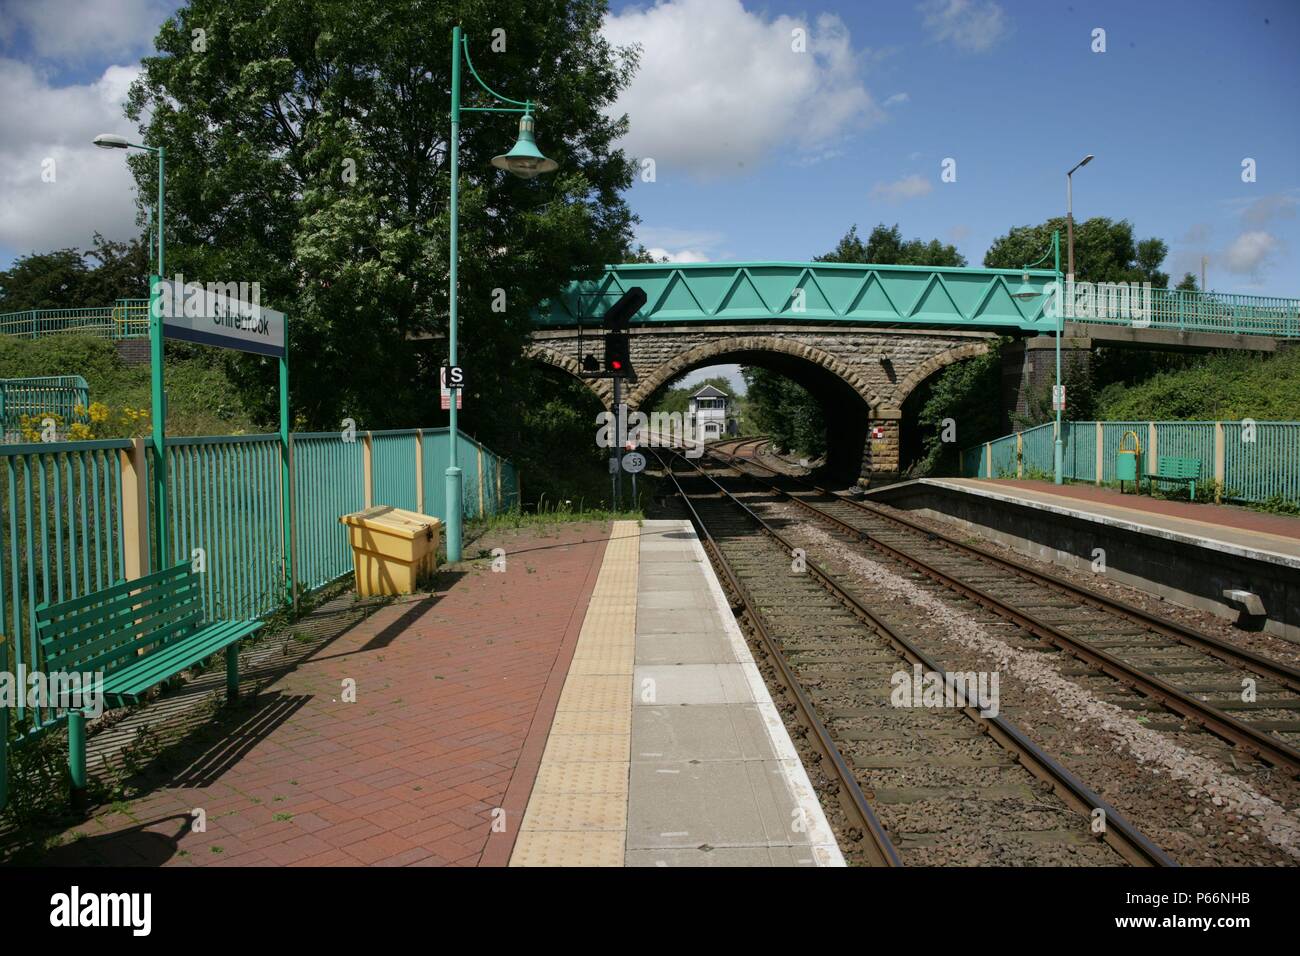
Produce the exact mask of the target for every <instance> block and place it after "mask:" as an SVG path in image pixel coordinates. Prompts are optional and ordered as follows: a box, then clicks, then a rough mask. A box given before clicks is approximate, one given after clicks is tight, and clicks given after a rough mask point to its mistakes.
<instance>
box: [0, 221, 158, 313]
mask: <svg viewBox="0 0 1300 956" xmlns="http://www.w3.org/2000/svg"><path fill="white" fill-rule="evenodd" d="M88 259H89V260H92V261H91V262H87V260H88ZM148 289H149V261H148V253H147V251H146V249H145V246H144V243H143V242H142V241H141V240H139V239H136V240H134V241H132V242H110V241H109V240H107V239H105V238H104V237H103V236H101V235H100V234H99V233H95V236H94V239H93V240H92V243H91V247H90V248H89V249H86V250H84V251H81V250H77V249H55V250H53V251H51V252H40V253H35V252H34V253H30V254H28V255H25V256H20V257H19V258H18V259H17V260H16V261H15V262H14V264H13V265H12V266H10V267H9V269H8V270H7V271H4V272H0V312H17V311H20V310H22V309H79V308H84V307H87V306H97V305H112V304H113V302H114V301H116V300H117V299H142V298H145V297H146V296H147V295H148Z"/></svg>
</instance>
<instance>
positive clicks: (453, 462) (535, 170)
mask: <svg viewBox="0 0 1300 956" xmlns="http://www.w3.org/2000/svg"><path fill="white" fill-rule="evenodd" d="M462 57H464V60H465V66H467V67H468V68H469V72H470V75H471V76H472V77H474V79H475V80H476V81H477V82H478V85H479V86H481V87H482V88H483V89H484V91H485V92H487V94H488V95H489V96H491V97H492V98H493V99H495V100H496V101H497V102H498V103H509V104H512V105H510V106H464V107H462V106H461V105H460V61H461V58H462ZM535 105H536V104H534V103H533V102H532V101H531V100H525V101H520V100H512V99H510V98H509V97H506V96H502V95H501V94H500V93H497V92H496V91H495V90H493V89H492V88H491V87H490V86H488V85H487V84H486V83H484V82H483V80H482V78H481V77H480V76H479V75H478V72H477V71H476V70H475V69H474V64H473V62H471V60H470V58H469V39H468V38H467V37H466V36H465V35H464V33H463V32H462V31H461V28H460V27H459V26H457V27H453V28H452V31H451V278H450V282H451V295H450V307H449V309H448V313H449V314H448V331H447V352H448V355H447V361H448V364H449V365H452V366H454V365H455V364H456V360H457V351H456V345H457V342H456V316H457V311H456V258H457V238H458V237H457V232H458V229H459V224H460V217H459V205H460V203H459V196H460V114H461V113H462V112H467V113H522V114H523V115H522V116H521V117H520V118H519V139H518V140H517V141H516V142H515V145H514V147H513V148H512V149H511V150H510V152H508V153H503V154H501V155H500V156H494V157H492V165H493V166H495V167H496V168H497V169H504V170H505V171H506V172H508V173H513V174H514V175H516V176H518V177H519V178H521V179H532V178H533V177H534V176H537V175H538V174H540V173H549V172H553V171H554V170H555V169H556V168H557V166H558V165H559V164H558V163H556V162H555V160H553V159H547V158H546V157H545V156H543V155H542V153H541V151H540V150H539V149H538V148H537V143H536V141H535V140H534V138H533V132H534V127H535V121H534V120H533V107H534V106H535ZM448 387H449V391H450V394H451V401H450V402H449V403H448V405H449V408H448V416H449V417H448V423H447V424H448V428H447V431H448V437H449V438H450V439H451V449H450V452H449V455H448V462H449V464H448V465H447V472H446V478H447V486H446V490H447V560H448V561H449V562H450V561H459V560H460V545H461V520H462V518H463V515H462V513H461V512H462V510H463V505H462V503H461V480H460V479H461V473H460V467H459V465H458V464H457V449H456V444H457V434H456V428H457V424H458V422H457V414H456V412H457V409H456V399H457V398H458V397H459V393H460V388H459V386H454V385H451V383H450V382H448Z"/></svg>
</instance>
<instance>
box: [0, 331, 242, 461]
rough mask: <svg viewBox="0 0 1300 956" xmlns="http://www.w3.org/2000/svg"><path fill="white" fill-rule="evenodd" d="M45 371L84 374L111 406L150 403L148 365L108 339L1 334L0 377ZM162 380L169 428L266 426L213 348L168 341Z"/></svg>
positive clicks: (94, 394)
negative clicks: (124, 355)
mask: <svg viewBox="0 0 1300 956" xmlns="http://www.w3.org/2000/svg"><path fill="white" fill-rule="evenodd" d="M43 375H81V376H83V377H84V378H85V379H86V382H87V384H88V385H89V386H90V400H91V401H92V402H102V403H104V404H105V405H107V406H108V407H109V408H110V409H112V410H113V411H120V410H123V409H127V408H131V409H145V410H148V408H149V406H150V399H149V366H148V365H127V364H126V363H125V362H123V361H122V359H121V357H120V356H119V355H118V353H117V349H116V348H115V347H114V345H113V343H112V342H109V341H106V340H104V339H98V338H93V337H89V336H75V335H67V336H56V337H53V338H44V339H35V340H29V339H16V338H11V337H9V336H0V378H33V377H37V376H43ZM165 381H166V387H167V431H168V432H169V433H170V434H173V435H240V434H250V433H255V432H259V431H264V429H259V428H258V427H257V426H256V423H255V422H254V421H253V419H252V418H251V417H250V416H249V415H248V414H247V413H246V412H245V411H244V410H243V407H242V405H241V404H240V402H239V399H238V398H237V397H236V391H235V388H234V386H233V385H232V384H231V382H230V380H229V378H228V377H227V376H226V373H225V369H224V367H223V364H222V357H221V356H220V355H219V354H215V350H212V349H207V350H204V349H199V348H192V347H190V346H187V345H184V344H176V343H169V344H168V346H167V354H166V380H165ZM146 421H147V419H146ZM105 437H112V438H131V437H135V436H132V435H109V436H105Z"/></svg>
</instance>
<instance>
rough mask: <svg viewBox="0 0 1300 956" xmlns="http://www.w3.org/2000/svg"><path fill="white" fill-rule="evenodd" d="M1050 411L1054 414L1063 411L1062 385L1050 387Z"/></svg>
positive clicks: (1063, 396)
mask: <svg viewBox="0 0 1300 956" xmlns="http://www.w3.org/2000/svg"><path fill="white" fill-rule="evenodd" d="M1052 411H1054V412H1063V411H1065V386H1064V385H1053V386H1052Z"/></svg>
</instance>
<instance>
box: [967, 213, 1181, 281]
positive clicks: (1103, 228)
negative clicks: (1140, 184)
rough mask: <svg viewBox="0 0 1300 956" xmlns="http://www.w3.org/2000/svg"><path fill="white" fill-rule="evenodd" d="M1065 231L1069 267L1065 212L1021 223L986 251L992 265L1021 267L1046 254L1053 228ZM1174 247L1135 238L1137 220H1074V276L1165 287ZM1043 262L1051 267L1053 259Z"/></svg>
mask: <svg viewBox="0 0 1300 956" xmlns="http://www.w3.org/2000/svg"><path fill="white" fill-rule="evenodd" d="M1056 229H1059V230H1060V231H1061V269H1062V270H1063V271H1064V270H1065V269H1068V268H1069V265H1068V261H1067V255H1066V248H1065V241H1066V222H1065V219H1064V218H1063V217H1058V218H1055V219H1049V220H1048V221H1047V222H1045V223H1043V224H1041V225H1038V226H1015V227H1013V228H1012V229H1011V230H1010V231H1009V232H1007V234H1006V235H1005V236H999V237H998V238H997V239H994V240H993V244H992V245H991V246H989V251H988V252H987V253H985V255H984V268H986V269H1020V268H1023V267H1024V266H1027V265H1029V264H1031V263H1034V262H1038V261H1039V260H1040V259H1042V257H1043V254H1044V253H1045V252H1047V251H1048V250H1049V248H1050V247H1051V243H1052V231H1053V230H1056ZM1167 253H1168V247H1167V246H1166V245H1165V243H1164V241H1163V240H1160V239H1154V238H1153V239H1143V240H1142V241H1141V242H1135V241H1134V239H1133V224H1132V223H1131V222H1129V221H1128V220H1127V219H1121V220H1119V221H1118V222H1115V221H1114V220H1111V219H1107V218H1106V217H1104V216H1097V217H1095V218H1093V219H1088V220H1085V221H1084V222H1076V223H1075V224H1074V277H1075V279H1076V280H1078V281H1079V282H1150V283H1151V284H1152V286H1154V287H1157V288H1164V287H1165V286H1167V285H1168V284H1169V276H1168V274H1167V273H1164V272H1161V271H1160V269H1159V267H1160V264H1161V263H1162V262H1164V259H1165V256H1166V254H1167ZM1038 268H1040V269H1051V268H1052V262H1051V259H1050V258H1049V259H1047V260H1046V261H1045V262H1043V263H1041V264H1040V265H1039V266H1038Z"/></svg>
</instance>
